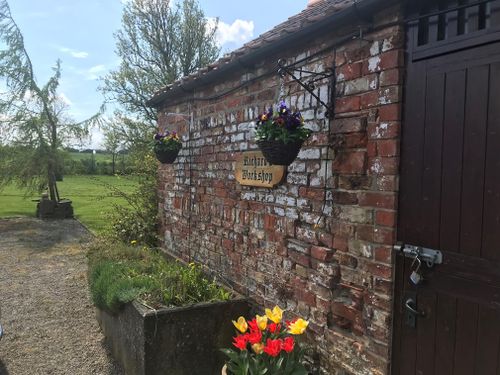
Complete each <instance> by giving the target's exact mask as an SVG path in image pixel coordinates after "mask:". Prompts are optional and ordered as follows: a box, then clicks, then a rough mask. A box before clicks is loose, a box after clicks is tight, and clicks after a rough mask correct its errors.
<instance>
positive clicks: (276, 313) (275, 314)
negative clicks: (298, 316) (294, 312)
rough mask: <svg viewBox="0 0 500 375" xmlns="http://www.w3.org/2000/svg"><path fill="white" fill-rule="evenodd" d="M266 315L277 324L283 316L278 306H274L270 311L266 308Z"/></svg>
mask: <svg viewBox="0 0 500 375" xmlns="http://www.w3.org/2000/svg"><path fill="white" fill-rule="evenodd" d="M266 315H267V317H268V318H269V319H270V320H272V321H273V322H274V323H276V324H278V323H279V322H281V319H282V318H283V310H281V309H280V308H279V306H274V308H273V310H272V311H271V310H270V309H266Z"/></svg>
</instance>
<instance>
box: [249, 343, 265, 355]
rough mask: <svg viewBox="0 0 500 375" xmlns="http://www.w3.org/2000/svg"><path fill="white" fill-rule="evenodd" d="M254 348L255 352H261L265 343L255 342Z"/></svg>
mask: <svg viewBox="0 0 500 375" xmlns="http://www.w3.org/2000/svg"><path fill="white" fill-rule="evenodd" d="M252 350H253V351H254V352H255V354H261V353H262V352H263V351H264V344H263V343H261V342H259V343H257V344H253V345H252Z"/></svg>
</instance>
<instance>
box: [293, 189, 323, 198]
mask: <svg viewBox="0 0 500 375" xmlns="http://www.w3.org/2000/svg"><path fill="white" fill-rule="evenodd" d="M324 195H325V191H324V190H323V189H316V188H307V187H303V186H301V187H300V188H299V196H300V197H302V198H309V199H315V200H323V198H324Z"/></svg>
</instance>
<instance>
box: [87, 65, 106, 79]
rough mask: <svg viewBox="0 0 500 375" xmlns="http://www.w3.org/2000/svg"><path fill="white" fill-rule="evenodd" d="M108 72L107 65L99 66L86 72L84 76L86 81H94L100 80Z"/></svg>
mask: <svg viewBox="0 0 500 375" xmlns="http://www.w3.org/2000/svg"><path fill="white" fill-rule="evenodd" d="M106 70H107V68H106V65H104V64H99V65H95V66H93V67H91V68H89V69H87V70H85V71H84V72H83V75H84V76H85V79H87V80H89V81H93V80H95V79H98V78H99V77H100V76H101V75H102V73H104V72H105V71H106Z"/></svg>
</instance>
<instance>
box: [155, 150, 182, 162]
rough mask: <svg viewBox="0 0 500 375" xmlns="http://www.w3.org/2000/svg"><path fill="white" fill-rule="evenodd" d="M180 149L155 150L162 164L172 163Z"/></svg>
mask: <svg viewBox="0 0 500 375" xmlns="http://www.w3.org/2000/svg"><path fill="white" fill-rule="evenodd" d="M179 151H180V149H179V150H155V155H156V158H157V159H158V161H159V162H160V163H162V164H172V163H173V162H174V160H175V158H177V155H178V154H179Z"/></svg>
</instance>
